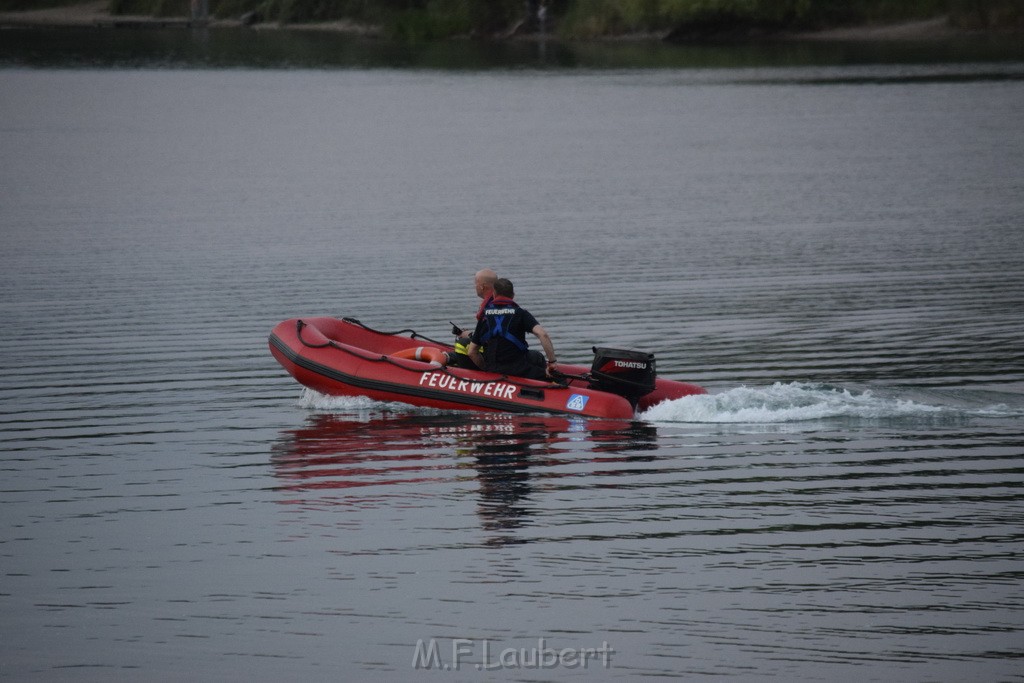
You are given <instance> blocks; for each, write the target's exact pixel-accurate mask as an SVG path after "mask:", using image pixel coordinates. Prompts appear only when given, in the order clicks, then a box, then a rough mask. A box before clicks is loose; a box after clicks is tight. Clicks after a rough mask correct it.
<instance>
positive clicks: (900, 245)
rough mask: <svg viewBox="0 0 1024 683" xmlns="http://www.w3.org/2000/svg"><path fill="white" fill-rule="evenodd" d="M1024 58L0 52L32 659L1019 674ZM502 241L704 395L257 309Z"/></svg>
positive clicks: (374, 291)
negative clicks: (369, 350)
mask: <svg viewBox="0 0 1024 683" xmlns="http://www.w3.org/2000/svg"><path fill="white" fill-rule="evenodd" d="M996 72H998V74H1001V75H999V76H998V77H993V74H994V73H996ZM998 74H997V75H998ZM1022 74H1024V66H1022V65H1021V64H1020V63H1017V62H1004V63H1000V64H998V65H992V64H973V63H971V64H934V63H932V64H927V65H914V64H902V65H898V66H882V65H871V66H860V67H843V66H817V67H816V66H797V67H788V68H779V67H773V68H750V67H744V68H739V69H732V70H730V69H699V68H695V69H662V70H654V71H636V70H607V71H600V72H598V71H562V70H557V69H556V70H549V71H543V72H539V71H505V70H496V71H486V72H479V71H473V70H468V71H463V72H457V73H452V72H442V71H429V70H425V71H399V70H388V69H378V70H360V69H348V70H340V71H336V70H317V71H311V70H301V69H296V70H289V71H280V70H273V69H267V70H261V71H249V70H244V69H235V70H218V69H205V70H199V71H193V70H187V69H178V70H119V69H106V70H83V69H75V70H59V69H50V70H24V69H18V68H8V69H6V70H0V92H3V93H4V94H3V96H2V97H0V154H2V155H3V159H4V163H3V164H2V165H0V188H3V189H2V190H0V230H2V233H0V239H2V246H3V249H2V250H0V265H2V267H0V278H2V279H0V282H2V285H0V286H2V290H3V297H2V300H0V307H2V311H3V315H4V318H5V320H6V322H7V325H6V327H5V330H4V332H3V334H2V335H0V361H2V367H3V373H2V375H0V439H2V449H0V452H2V455H0V458H2V459H0V469H2V485H0V487H2V496H0V614H2V615H3V616H2V622H3V638H0V677H2V678H10V679H11V680H19V681H34V680H38V681H43V680H71V681H78V680H146V681H150V680H154V681H156V680H159V681H178V680H184V679H198V680H238V681H242V680H245V681H252V680H256V681H270V680H275V681H276V680H311V681H334V680H396V681H420V680H489V679H495V678H497V679H501V680H531V681H532V680H565V679H572V678H575V679H580V680H621V679H629V678H632V679H644V678H662V677H669V678H672V677H676V678H679V679H683V680H750V681H754V680H757V681H761V680H779V681H793V680H800V681H809V680H821V681H825V680H828V681H835V680H839V681H893V680H904V681H926V680H927V681H962V680H971V679H977V680H1007V681H1008V680H1021V679H1022V678H1024V677H1022V675H1021V659H1022V657H1024V647H1022V645H1021V644H1022V642H1024V634H1022V630H1024V593H1022V591H1021V581H1022V578H1024V557H1022V541H1024V533H1022V522H1024V494H1022V490H1021V487H1022V481H1024V447H1022V445H1021V444H1022V439H1021V432H1022V426H1024V350H1022V349H1024V347H1022V345H1021V336H1022V331H1024V330H1022V313H1024V249H1022V247H1021V244H1022V236H1021V231H1022V226H1024V135H1022V130H1021V116H1020V112H1021V111H1022V108H1024V78H1022V77H1021V76H1022ZM484 266H491V267H494V268H495V269H497V270H498V271H499V272H500V273H501V274H503V275H506V276H508V277H510V278H512V279H513V280H514V281H515V282H516V284H517V293H518V298H519V300H520V302H521V303H523V304H524V305H525V306H527V307H528V308H529V309H530V310H531V311H532V312H533V313H534V314H535V315H536V316H537V317H538V318H539V319H540V321H541V322H542V324H544V326H545V327H546V328H547V329H548V331H549V332H551V334H552V337H553V339H554V342H555V345H556V348H557V349H558V352H559V356H560V357H561V358H563V359H565V360H568V361H574V362H584V363H585V362H588V359H589V354H590V348H591V346H592V345H594V344H601V345H609V346H621V347H625V348H639V349H644V350H648V351H652V352H654V353H655V354H656V355H657V358H658V363H659V371H660V373H661V374H662V375H664V376H669V377H674V378H679V379H684V380H687V381H693V382H697V383H700V384H702V385H704V386H706V387H707V388H708V389H709V391H710V395H708V396H697V397H690V398H687V399H682V400H680V401H676V402H671V403H666V404H662V405H660V406H657V407H655V408H653V409H651V410H650V411H648V412H647V413H644V414H642V415H639V416H638V418H637V419H636V420H635V421H632V422H629V421H626V422H614V421H586V420H574V419H566V418H552V417H542V416H536V417H531V416H506V415H479V414H464V413H454V412H440V411H427V410H418V409H412V408H406V407H403V406H401V405H398V404H381V403H374V402H371V401H368V400H361V399H341V398H331V397H326V396H321V395H318V394H315V393H312V392H308V391H304V390H303V389H302V388H301V387H300V386H299V385H297V384H296V383H295V382H294V381H293V380H292V379H291V378H290V377H289V376H287V375H286V373H285V372H284V371H283V370H282V369H281V368H280V367H278V366H277V364H276V363H275V362H274V360H273V359H272V358H271V356H270V354H269V351H268V349H267V335H268V334H269V331H270V329H271V328H272V327H273V325H275V324H276V323H277V322H279V321H280V320H283V319H285V318H289V317H295V316H302V315H335V316H339V317H340V316H353V317H357V318H359V319H361V320H362V321H363V322H365V323H366V324H369V325H371V326H374V327H377V328H380V329H400V328H406V327H412V328H415V329H416V330H417V331H419V332H421V333H423V334H427V335H428V336H435V337H438V338H445V335H446V334H447V330H448V327H449V326H448V323H447V321H448V320H456V321H460V322H466V321H467V320H468V319H469V318H470V316H471V315H472V312H473V311H474V310H475V306H476V303H477V302H476V299H475V297H474V294H473V290H472V285H471V279H472V274H473V272H474V271H476V270H477V269H478V268H481V267H484ZM427 669H430V670H427Z"/></svg>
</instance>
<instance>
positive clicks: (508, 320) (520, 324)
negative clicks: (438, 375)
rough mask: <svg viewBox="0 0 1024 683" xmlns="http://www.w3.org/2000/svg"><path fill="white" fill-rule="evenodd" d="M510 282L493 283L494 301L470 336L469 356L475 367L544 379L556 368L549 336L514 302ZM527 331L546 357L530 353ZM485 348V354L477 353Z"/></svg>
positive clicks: (486, 307)
mask: <svg viewBox="0 0 1024 683" xmlns="http://www.w3.org/2000/svg"><path fill="white" fill-rule="evenodd" d="M514 297H515V290H514V289H513V287H512V283H511V282H510V281H508V280H506V279H505V278H499V279H498V280H496V281H495V283H494V298H493V299H492V300H491V301H490V303H488V304H487V305H486V306H485V307H484V310H483V315H482V316H481V318H480V321H479V322H478V323H477V324H476V329H475V330H474V331H473V334H472V335H471V336H470V344H469V348H468V349H467V353H468V354H469V357H470V358H472V359H473V362H474V363H476V365H477V367H480V368H482V369H484V370H487V371H489V372H500V373H501V374H503V375H516V376H519V377H529V378H531V379H545V378H546V377H549V376H550V373H551V370H552V369H553V368H554V365H555V360H556V359H555V347H554V346H553V345H552V343H551V337H549V336H548V333H547V332H546V331H545V330H544V328H543V327H541V326H540V324H539V323H538V322H537V319H536V318H534V317H533V315H532V314H531V313H530V312H529V311H527V310H526V309H525V308H522V307H520V306H519V304H517V303H516V302H515V301H514ZM527 332H529V333H530V334H533V335H535V336H536V337H537V339H539V340H540V343H541V346H543V347H544V354H545V355H547V362H546V365H545V361H544V357H543V356H541V354H540V353H538V352H536V351H532V352H531V351H530V348H529V345H528V344H527V343H526V333H527ZM480 347H484V353H483V354H481V353H480Z"/></svg>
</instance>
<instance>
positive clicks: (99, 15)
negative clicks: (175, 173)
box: [0, 0, 967, 41]
mask: <svg viewBox="0 0 1024 683" xmlns="http://www.w3.org/2000/svg"><path fill="white" fill-rule="evenodd" d="M107 8H108V3H107V0H93V1H92V2H86V3H82V4H78V5H68V6H65V7H52V8H48V9H39V10H27V11H21V12H0V25H5V26H54V27H59V26H99V27H102V26H131V25H137V26H147V25H150V26H162V25H187V24H188V23H189V22H188V19H187V18H186V17H178V18H173V17H164V18H157V17H150V16H125V15H113V14H110V12H109V11H108V9H107ZM207 25H208V26H213V27H232V26H241V25H242V23H241V21H239V20H237V19H229V20H225V19H213V20H211V21H209V22H208V23H207ZM253 28H256V29H281V28H284V29H289V30H320V31H338V32H344V33H358V34H362V35H373V34H377V33H379V29H378V28H377V27H374V26H366V25H362V24H356V23H353V22H347V21H333V22H324V23H317V24H287V25H281V24H277V23H262V24H258V25H256V26H254V27H253ZM966 33H967V32H965V31H962V30H959V29H956V28H954V27H952V26H950V24H949V21H948V20H947V18H946V17H937V18H934V19H926V20H922V21H912V22H905V23H900V24H893V25H884V26H857V27H849V28H837V29H829V30H824V31H813V32H804V33H791V34H785V35H783V36H781V37H782V38H785V39H790V40H813V41H864V40H868V41H888V40H891V41H904V40H941V39H943V38H950V37H955V36H958V35H965V34H966ZM651 38H654V39H656V38H657V36H651Z"/></svg>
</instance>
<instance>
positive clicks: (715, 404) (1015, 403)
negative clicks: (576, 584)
mask: <svg viewBox="0 0 1024 683" xmlns="http://www.w3.org/2000/svg"><path fill="white" fill-rule="evenodd" d="M299 404H300V405H301V406H302V407H303V408H306V409H308V410H311V411H313V412H326V413H333V414H335V415H344V416H347V417H348V418H349V419H354V420H357V421H360V420H370V419H376V418H379V417H381V416H382V415H387V414H405V415H408V414H416V415H431V414H447V413H450V412H451V411H447V410H443V409H440V408H422V407H414V406H410V405H407V404H405V403H389V402H383V401H375V400H373V399H371V398H367V397H365V396H328V395H325V394H321V393H319V392H317V391H314V390H313V389H309V388H305V389H303V391H302V395H301V397H300V399H299ZM638 417H639V418H640V419H641V420H644V421H645V422H652V423H659V422H660V423H697V424H781V423H806V422H812V421H816V420H837V419H845V420H876V421H877V420H914V421H921V420H931V421H937V422H944V421H957V420H965V419H969V418H985V417H990V418H1021V417H1024V396H1020V395H1017V394H1002V393H996V392H973V393H972V394H971V395H967V394H964V393H948V392H946V393H944V392H939V391H931V392H928V391H924V390H917V391H910V390H908V391H903V392H896V391H894V390H886V389H877V388H875V389H856V388H854V389H851V388H844V387H836V386H832V385H827V384H812V383H805V382H785V383H783V382H776V383H775V384H772V385H771V386H767V387H747V386H742V387H737V388H735V389H729V390H727V391H724V392H721V393H715V394H702V395H697V396H686V397H683V398H679V399H675V400H671V401H664V402H662V403H659V404H658V405H656V406H654V407H653V408H651V409H649V410H646V411H644V412H642V413H641V414H640V415H639V416H638Z"/></svg>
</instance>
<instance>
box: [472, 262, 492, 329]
mask: <svg viewBox="0 0 1024 683" xmlns="http://www.w3.org/2000/svg"><path fill="white" fill-rule="evenodd" d="M497 280H498V274H497V273H495V272H494V271H493V270H491V269H490V268H484V269H483V270H481V271H478V272H477V274H476V276H475V277H474V278H473V285H474V286H475V287H476V295H477V296H478V297H480V298H481V299H482V301H481V302H480V309H479V310H478V311H477V312H476V319H477V320H478V321H479V320H480V318H482V317H483V315H484V309H485V308H487V304H489V303H490V302H491V300H492V299H493V298H494V283H495V282H497Z"/></svg>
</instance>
